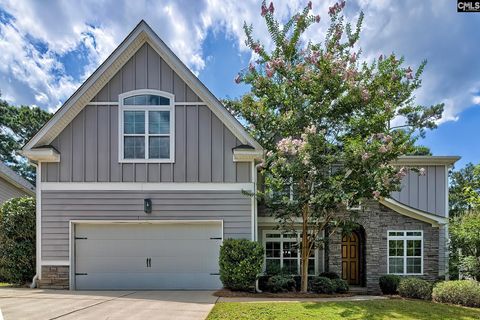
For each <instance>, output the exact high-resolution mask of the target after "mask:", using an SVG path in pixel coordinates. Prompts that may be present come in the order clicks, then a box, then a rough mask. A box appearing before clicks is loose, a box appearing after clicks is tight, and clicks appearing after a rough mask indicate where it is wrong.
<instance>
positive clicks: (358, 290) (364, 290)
mask: <svg viewBox="0 0 480 320" xmlns="http://www.w3.org/2000/svg"><path fill="white" fill-rule="evenodd" d="M348 292H350V293H353V294H358V295H361V294H368V291H367V287H360V286H350V290H349V291H348Z"/></svg>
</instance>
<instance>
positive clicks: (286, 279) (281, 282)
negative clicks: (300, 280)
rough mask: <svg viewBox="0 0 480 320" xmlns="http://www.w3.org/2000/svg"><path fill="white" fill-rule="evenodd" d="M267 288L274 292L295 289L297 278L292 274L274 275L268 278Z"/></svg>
mask: <svg viewBox="0 0 480 320" xmlns="http://www.w3.org/2000/svg"><path fill="white" fill-rule="evenodd" d="M267 288H268V290H269V291H270V292H273V293H277V292H289V291H295V280H294V279H293V278H292V277H291V276H285V275H276V276H272V277H270V278H269V279H268V282H267Z"/></svg>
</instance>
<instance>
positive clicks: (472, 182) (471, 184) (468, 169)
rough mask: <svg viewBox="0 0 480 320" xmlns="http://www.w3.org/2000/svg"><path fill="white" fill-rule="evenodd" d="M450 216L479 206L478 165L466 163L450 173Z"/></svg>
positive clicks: (479, 171) (479, 184)
mask: <svg viewBox="0 0 480 320" xmlns="http://www.w3.org/2000/svg"><path fill="white" fill-rule="evenodd" d="M448 200H449V205H450V216H451V217H456V216H459V215H462V214H464V213H466V212H468V211H470V210H472V209H475V208H477V207H479V206H480V165H479V164H477V165H474V164H472V163H468V164H467V165H466V166H465V168H462V169H460V170H458V171H452V172H451V173H450V193H449V198H448Z"/></svg>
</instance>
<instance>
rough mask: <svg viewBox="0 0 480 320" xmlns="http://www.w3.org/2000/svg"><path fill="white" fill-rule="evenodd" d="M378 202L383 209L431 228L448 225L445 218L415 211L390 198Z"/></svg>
mask: <svg viewBox="0 0 480 320" xmlns="http://www.w3.org/2000/svg"><path fill="white" fill-rule="evenodd" d="M379 202H380V203H381V204H383V205H384V206H385V207H387V208H390V209H392V210H394V211H395V212H397V213H400V214H402V215H404V216H407V217H410V218H413V219H417V220H420V221H424V222H427V223H430V224H431V225H432V226H433V227H439V226H440V225H444V224H447V223H448V219H447V218H445V217H440V216H437V215H434V214H431V213H427V212H424V211H421V210H417V209H415V208H412V207H409V206H406V205H404V204H402V203H400V202H398V201H396V200H393V199H390V198H383V199H380V200H379Z"/></svg>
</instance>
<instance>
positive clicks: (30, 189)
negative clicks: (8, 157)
mask: <svg viewBox="0 0 480 320" xmlns="http://www.w3.org/2000/svg"><path fill="white" fill-rule="evenodd" d="M0 178H3V179H5V180H6V181H8V182H9V183H10V184H12V185H13V186H15V187H17V188H19V189H21V190H23V191H25V192H26V193H27V194H29V195H31V196H34V195H35V187H34V186H33V185H32V184H31V183H30V182H28V181H27V180H25V179H24V178H22V177H21V176H19V175H18V174H17V173H16V172H15V171H13V170H12V169H10V168H9V167H7V166H6V165H5V164H3V163H2V162H0Z"/></svg>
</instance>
